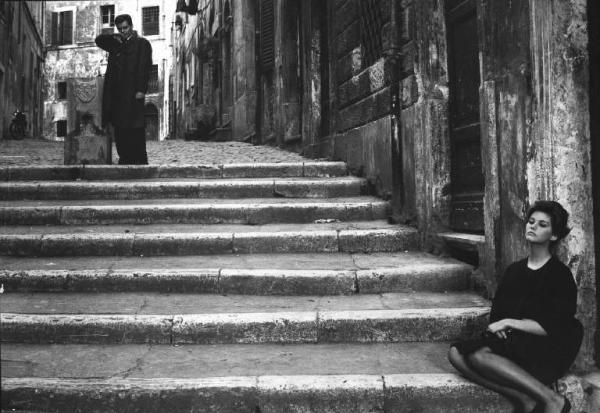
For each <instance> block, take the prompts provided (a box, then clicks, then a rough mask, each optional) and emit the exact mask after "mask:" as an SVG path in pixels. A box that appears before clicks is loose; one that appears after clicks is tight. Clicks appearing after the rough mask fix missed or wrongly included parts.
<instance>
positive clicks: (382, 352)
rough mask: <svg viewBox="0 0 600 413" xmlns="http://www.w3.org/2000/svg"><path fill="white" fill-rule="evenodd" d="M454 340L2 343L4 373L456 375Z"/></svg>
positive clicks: (7, 375) (76, 375)
mask: <svg viewBox="0 0 600 413" xmlns="http://www.w3.org/2000/svg"><path fill="white" fill-rule="evenodd" d="M448 348H449V343H447V342H438V343H418V344H417V343H373V344H371V345H366V344H361V343H340V344H294V345H275V344H264V345H260V346H248V345H241V344H222V345H186V346H184V345H181V346H173V345H144V344H140V345H131V344H130V345H127V344H123V345H73V344H63V345H56V344H54V345H52V344H51V345H34V344H10V343H7V344H3V345H2V366H1V367H2V368H1V374H2V378H26V377H30V378H33V377H38V378H50V377H55V378H72V379H75V378H78V379H84V378H88V379H91V378H96V379H100V378H145V379H150V378H180V379H193V378H205V377H227V376H262V375H283V374H285V375H334V374H348V375H350V374H379V375H383V374H397V373H404V374H423V373H430V374H431V373H436V374H440V373H453V370H452V367H451V366H450V364H449V363H448V361H447V358H446V355H447V352H448Z"/></svg>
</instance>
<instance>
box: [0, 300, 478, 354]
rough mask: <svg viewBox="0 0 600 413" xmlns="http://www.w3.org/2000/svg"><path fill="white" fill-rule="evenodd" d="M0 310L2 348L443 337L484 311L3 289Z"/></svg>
mask: <svg viewBox="0 0 600 413" xmlns="http://www.w3.org/2000/svg"><path fill="white" fill-rule="evenodd" d="M0 305H1V306H2V311H3V312H2V314H1V315H0V320H1V327H0V328H1V340H2V342H12V343H72V344H95V343H101V344H111V343H113V344H115V343H120V344H128V343H157V344H168V343H172V344H183V343H196V344H218V343H251V344H256V343H332V342H403V341H444V340H448V341H450V340H457V339H461V338H465V337H470V336H472V335H473V334H475V333H476V332H479V331H481V329H483V328H484V327H485V325H486V323H487V314H488V312H489V302H488V301H487V300H485V299H483V298H481V297H480V296H478V295H476V294H472V293H450V294H441V293H387V294H381V295H378V294H364V295H356V296H247V295H227V296H223V295H217V294H202V295H198V294H175V295H173V294H157V293H95V294H85V293H66V294H65V293H36V294H23V293H12V294H3V295H2V296H0Z"/></svg>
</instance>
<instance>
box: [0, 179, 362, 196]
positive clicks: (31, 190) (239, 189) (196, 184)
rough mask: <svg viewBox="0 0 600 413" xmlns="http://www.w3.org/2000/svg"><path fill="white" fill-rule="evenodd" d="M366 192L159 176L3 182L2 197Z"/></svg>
mask: <svg viewBox="0 0 600 413" xmlns="http://www.w3.org/2000/svg"><path fill="white" fill-rule="evenodd" d="M364 193H366V180H365V179H364V178H357V177H353V176H343V177H332V178H254V179H248V178H243V179H242V178H240V179H186V180H182V179H155V180H130V181H97V182H96V181H75V182H70V181H66V182H64V181H10V182H0V200H5V201H11V200H13V201H18V200H28V199H31V200H36V199H40V200H52V199H65V200H68V199H157V198H166V199H170V198H236V199H239V198H271V197H282V198H331V197H347V196H357V195H361V194H364Z"/></svg>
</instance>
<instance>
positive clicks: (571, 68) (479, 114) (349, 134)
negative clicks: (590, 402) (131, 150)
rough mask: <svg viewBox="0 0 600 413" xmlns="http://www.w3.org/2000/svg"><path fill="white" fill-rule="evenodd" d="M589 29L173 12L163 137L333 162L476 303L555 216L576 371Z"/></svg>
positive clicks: (523, 22)
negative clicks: (570, 303) (470, 273)
mask: <svg viewBox="0 0 600 413" xmlns="http://www.w3.org/2000/svg"><path fill="white" fill-rule="evenodd" d="M598 16H599V11H598V4H597V2H593V1H586V0H550V1H548V0H518V1H512V2H508V3H506V2H497V1H492V0H419V1H416V0H385V1H375V0H331V1H327V2H323V1H317V0H311V1H293V0H255V1H247V0H204V1H200V2H196V1H189V0H188V1H187V2H185V1H179V4H178V12H177V13H176V14H175V15H174V20H175V21H176V24H175V25H174V26H173V38H174V47H173V53H174V57H173V64H174V66H173V75H172V79H171V92H172V94H171V99H170V105H171V110H172V113H173V123H172V125H171V131H172V132H173V133H174V136H177V137H180V138H181V137H185V136H186V134H187V135H195V136H196V137H200V138H207V139H211V138H219V137H220V138H229V139H234V140H245V141H251V142H254V143H257V144H270V145H277V146H281V147H287V148H291V149H294V150H297V151H300V152H302V153H303V154H305V155H308V156H311V157H325V158H330V159H337V160H343V161H346V162H347V163H348V165H349V166H350V168H351V169H352V170H353V171H354V172H358V173H360V174H362V175H363V176H365V177H367V178H368V179H369V182H370V183H371V184H372V188H373V190H374V191H376V192H377V193H378V194H379V195H381V196H383V197H386V198H391V199H393V203H394V205H395V211H394V214H393V219H395V220H397V221H398V222H408V223H411V224H413V225H415V226H417V227H418V228H419V229H420V230H421V231H420V234H421V236H422V239H421V244H422V246H423V247H424V248H425V249H426V250H430V251H439V252H446V253H452V254H456V255H458V256H461V257H463V258H464V259H467V260H470V261H472V262H474V263H477V265H478V266H479V271H478V272H477V273H478V274H479V276H478V277H475V279H474V280H473V281H474V284H475V285H476V286H478V287H479V288H481V289H482V290H483V291H486V292H487V293H491V292H492V291H493V290H494V288H495V286H496V285H497V282H498V279H499V277H501V275H502V272H503V270H504V268H506V266H507V265H508V264H509V263H510V262H512V261H514V260H515V259H517V258H518V257H522V256H524V255H525V254H526V249H525V244H524V240H523V216H524V214H525V212H526V210H527V208H528V207H529V206H530V205H531V204H532V203H533V202H534V201H535V200H537V199H554V200H557V201H559V202H561V203H562V204H563V205H564V206H565V207H566V208H567V210H568V211H569V212H570V214H571V225H572V228H573V230H572V232H571V234H570V235H569V237H568V238H567V239H566V241H565V242H564V243H563V246H562V249H561V250H560V251H559V255H560V257H561V258H562V259H563V261H565V262H566V263H568V265H569V266H570V268H571V270H572V272H573V274H574V276H575V278H576V281H577V284H578V286H579V317H580V319H581V320H582V321H583V322H584V325H585V327H586V336H585V340H584V345H583V348H582V351H581V354H580V357H579V360H578V366H579V367H581V368H590V367H591V366H593V365H597V363H598V362H599V360H600V351H599V347H600V334H599V328H598V320H599V317H598V304H597V303H598V288H597V285H598V282H599V281H600V279H599V275H598V265H597V262H598V259H599V258H600V257H598V251H600V248H599V247H598V245H599V243H600V235H599V234H600V232H599V227H600V222H599V216H600V214H599V213H598V210H599V204H600V199H599V195H598V194H599V192H600V188H599V185H600V176H599V170H600V167H599V163H600V154H599V147H600V145H599V143H598V139H599V138H598V133H599V132H600V131H599V126H598V118H599V117H598V116H597V113H598V112H599V106H598V100H597V99H598V98H597V97H595V96H598V93H597V91H598V82H599V80H598V73H600V70H598V45H597V43H598V42H595V43H594V42H591V41H590V39H593V38H594V37H593V36H594V34H595V35H596V38H598V33H599V32H598ZM594 68H595V69H594ZM594 88H595V89H594ZM592 90H596V94H594V93H592ZM593 113H596V116H590V115H591V114H593ZM594 212H595V213H594Z"/></svg>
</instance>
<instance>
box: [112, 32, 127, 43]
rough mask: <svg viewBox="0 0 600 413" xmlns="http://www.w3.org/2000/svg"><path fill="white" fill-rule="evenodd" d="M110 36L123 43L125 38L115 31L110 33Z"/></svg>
mask: <svg viewBox="0 0 600 413" xmlns="http://www.w3.org/2000/svg"><path fill="white" fill-rule="evenodd" d="M112 37H113V39H115V40H116V41H117V42H119V43H123V42H124V41H125V38H124V37H123V35H122V34H121V33H115V34H113V35H112Z"/></svg>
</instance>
